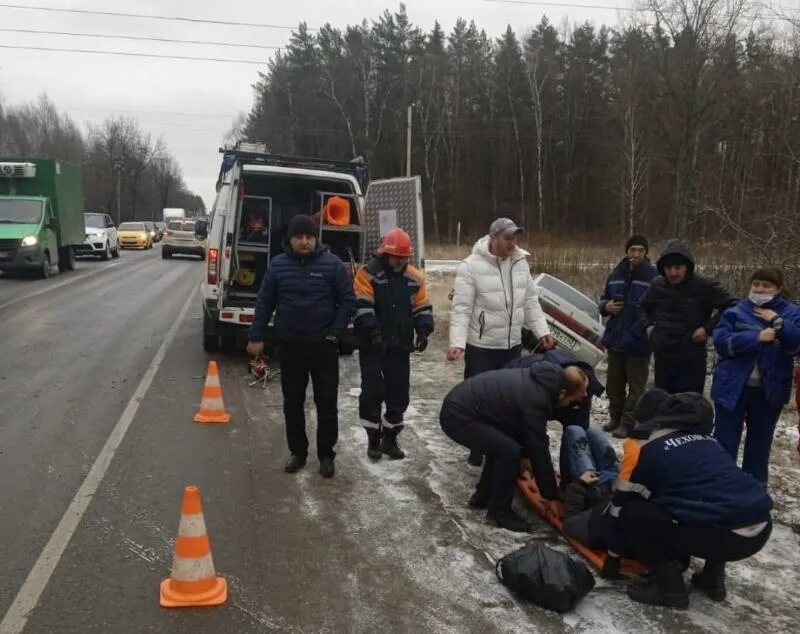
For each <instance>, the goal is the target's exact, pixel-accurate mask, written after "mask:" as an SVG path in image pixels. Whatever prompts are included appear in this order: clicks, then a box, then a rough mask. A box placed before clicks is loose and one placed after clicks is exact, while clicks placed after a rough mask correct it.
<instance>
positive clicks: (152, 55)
mask: <svg viewBox="0 0 800 634" xmlns="http://www.w3.org/2000/svg"><path fill="white" fill-rule="evenodd" d="M0 48H10V49H15V50H20V51H50V52H54V53H87V54H90V55H120V56H123V57H150V58H154V59H181V60H191V61H197V62H225V63H228V64H253V65H258V66H264V65H265V64H266V63H267V62H266V61H259V60H255V59H226V58H222V57H192V56H191V55H156V54H155V53H126V52H123V51H92V50H88V49H82V48H53V47H50V46H11V45H8V44H0Z"/></svg>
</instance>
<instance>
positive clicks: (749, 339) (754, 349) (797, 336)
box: [711, 268, 800, 483]
mask: <svg viewBox="0 0 800 634" xmlns="http://www.w3.org/2000/svg"><path fill="white" fill-rule="evenodd" d="M784 293H785V291H784V283H783V273H781V271H780V270H779V269H776V268H761V269H758V270H757V271H756V272H755V273H753V275H752V276H751V277H750V295H749V297H748V298H746V299H743V300H742V301H741V302H739V303H738V304H737V305H736V306H734V307H733V308H729V309H728V310H726V311H725V313H724V314H723V315H722V319H721V320H720V323H719V326H717V328H716V330H714V346H715V347H716V349H717V354H718V355H719V362H718V363H717V368H716V371H715V372H714V381H713V383H712V385H711V398H712V400H713V401H714V405H715V409H716V421H715V426H714V437H715V438H716V439H717V441H718V442H719V443H720V444H721V445H722V446H723V447H724V448H725V450H726V451H727V452H728V453H729V454H730V455H731V456H732V457H733V459H734V460H736V459H737V456H738V453H739V444H740V442H741V439H742V429H743V427H744V426H745V425H747V436H746V437H745V442H744V460H743V462H742V469H743V470H744V471H746V472H747V473H749V474H751V475H752V476H753V477H754V478H756V479H757V480H759V481H761V482H764V483H766V482H767V476H768V471H769V453H770V448H771V447H772V438H773V435H774V434H775V425H776V423H777V422H778V418H779V417H780V415H781V410H782V409H783V406H784V405H786V403H788V402H789V397H790V395H791V392H792V371H793V357H794V356H795V355H797V354H798V352H800V307H798V306H797V305H795V304H792V303H791V302H789V301H788V300H787V299H786V297H785V296H784Z"/></svg>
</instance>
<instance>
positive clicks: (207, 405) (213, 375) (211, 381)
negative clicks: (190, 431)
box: [194, 361, 231, 423]
mask: <svg viewBox="0 0 800 634" xmlns="http://www.w3.org/2000/svg"><path fill="white" fill-rule="evenodd" d="M230 420H231V415H230V414H229V413H228V412H226V411H225V404H224V403H223V402H222V385H221V384H220V382H219V370H218V369H217V362H216V361H209V362H208V374H207V375H206V384H205V385H204V386H203V401H202V403H200V409H199V410H198V412H197V414H195V415H194V422H195V423H229V422H230Z"/></svg>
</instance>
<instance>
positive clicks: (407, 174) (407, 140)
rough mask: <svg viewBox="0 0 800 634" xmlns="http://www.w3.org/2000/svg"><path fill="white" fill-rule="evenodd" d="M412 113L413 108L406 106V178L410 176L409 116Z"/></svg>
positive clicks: (410, 121)
mask: <svg viewBox="0 0 800 634" xmlns="http://www.w3.org/2000/svg"><path fill="white" fill-rule="evenodd" d="M413 112H414V106H413V105H409V106H408V128H407V130H406V176H408V177H410V176H411V127H412V124H413V121H412V118H411V115H412V113H413Z"/></svg>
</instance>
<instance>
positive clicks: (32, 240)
mask: <svg viewBox="0 0 800 634" xmlns="http://www.w3.org/2000/svg"><path fill="white" fill-rule="evenodd" d="M38 242H39V238H37V237H36V236H25V237H24V238H22V246H23V247H32V246H34V245H35V244H37V243H38Z"/></svg>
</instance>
